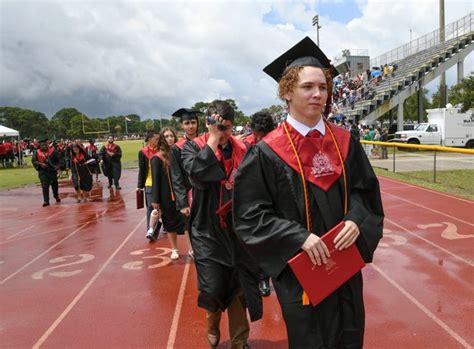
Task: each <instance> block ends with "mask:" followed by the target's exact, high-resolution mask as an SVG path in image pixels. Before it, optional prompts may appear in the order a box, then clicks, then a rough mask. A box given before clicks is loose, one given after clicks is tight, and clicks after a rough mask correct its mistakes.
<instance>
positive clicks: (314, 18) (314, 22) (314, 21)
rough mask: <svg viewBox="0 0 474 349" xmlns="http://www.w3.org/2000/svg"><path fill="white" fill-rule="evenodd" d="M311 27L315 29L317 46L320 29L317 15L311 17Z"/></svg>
mask: <svg viewBox="0 0 474 349" xmlns="http://www.w3.org/2000/svg"><path fill="white" fill-rule="evenodd" d="M313 27H316V34H317V43H318V46H319V29H321V28H322V27H321V26H320V25H319V15H316V16H314V17H313Z"/></svg>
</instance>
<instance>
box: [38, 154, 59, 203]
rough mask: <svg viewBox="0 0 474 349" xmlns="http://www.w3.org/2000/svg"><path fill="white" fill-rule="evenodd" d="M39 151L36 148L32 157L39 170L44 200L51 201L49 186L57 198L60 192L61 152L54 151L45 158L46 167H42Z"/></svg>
mask: <svg viewBox="0 0 474 349" xmlns="http://www.w3.org/2000/svg"><path fill="white" fill-rule="evenodd" d="M38 151H40V150H35V151H34V153H33V156H32V158H31V162H32V163H33V166H34V168H35V169H36V171H38V177H39V179H40V181H41V187H42V190H43V201H44V202H49V186H51V189H52V190H53V195H54V197H55V198H59V193H58V187H59V186H58V169H59V154H58V152H57V151H53V152H52V153H51V154H50V155H49V156H47V158H46V160H45V164H46V165H47V167H46V168H44V167H42V166H41V165H40V164H39V163H40V160H39V157H38Z"/></svg>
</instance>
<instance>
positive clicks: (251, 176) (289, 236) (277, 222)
mask: <svg viewBox="0 0 474 349" xmlns="http://www.w3.org/2000/svg"><path fill="white" fill-rule="evenodd" d="M326 127H329V124H326ZM330 127H331V129H332V130H333V132H334V134H335V136H336V139H337V142H338V144H339V145H340V148H341V152H342V155H343V161H344V165H345V169H346V174H347V188H348V212H347V214H344V179H343V176H342V175H339V176H337V173H336V175H335V176H334V177H333V178H332V180H329V181H328V179H330V176H327V178H324V177H323V176H322V177H321V178H322V182H321V183H318V184H319V185H316V184H315V183H311V182H309V181H308V178H307V177H309V176H307V175H305V179H307V185H308V189H309V190H308V196H309V203H310V207H311V218H312V219H311V220H312V225H313V231H312V232H313V233H314V234H316V235H318V236H322V235H323V234H324V233H325V232H326V231H328V230H330V229H331V228H332V227H334V226H335V225H336V224H337V223H338V222H340V221H341V220H351V221H353V222H355V223H356V224H357V225H358V227H359V229H360V235H359V237H358V239H357V241H356V245H357V247H358V249H359V251H360V253H361V255H362V257H363V259H364V261H365V262H366V263H369V262H371V261H372V258H373V253H374V250H375V248H376V247H377V244H378V241H379V239H380V238H381V237H382V228H383V218H384V213H383V208H382V202H381V198H380V190H379V184H378V180H377V178H376V176H375V174H374V172H373V170H372V167H371V165H370V163H369V161H368V159H367V157H366V155H365V153H364V151H363V149H362V147H361V145H360V143H359V142H357V141H355V140H354V139H353V138H352V137H351V136H350V134H349V133H348V132H347V131H345V130H343V129H341V128H338V127H336V126H332V125H331V126H330ZM290 128H291V127H290ZM294 132H296V131H294ZM298 135H299V134H298ZM292 136H293V135H292ZM299 137H302V136H301V135H299ZM325 137H330V134H329V132H328V130H326V134H325V136H324V137H322V138H323V139H324V140H325V144H326V145H327V144H329V143H328V142H327V138H325ZM302 138H304V137H302ZM285 140H286V142H287V143H286V142H285ZM297 146H298V145H297ZM322 149H325V150H327V147H326V146H323V147H322ZM277 153H278V154H277ZM311 156H312V155H311ZM305 158H306V159H308V157H305ZM325 161H326V160H325ZM325 161H323V163H324V162H325ZM302 162H304V159H303V158H302ZM306 162H308V161H306ZM310 162H311V161H310ZM310 165H313V166H314V167H313V169H312V171H314V172H313V173H318V171H319V170H318V169H317V168H316V167H317V166H316V164H315V163H314V160H313V164H310ZM325 167H326V170H328V169H329V170H331V171H333V172H337V171H338V170H339V171H341V169H342V166H341V169H337V168H335V167H334V166H332V165H331V164H328V163H327V161H326V162H325ZM296 168H297V167H296ZM331 171H329V172H331ZM305 173H306V172H305ZM339 173H340V172H339ZM307 174H308V175H309V173H307ZM320 174H322V175H324V173H320ZM233 210H234V219H235V227H236V232H237V234H238V235H239V236H240V237H241V239H242V240H243V242H244V244H245V246H246V247H247V249H248V250H249V252H250V253H251V255H252V256H253V257H254V258H255V259H256V260H257V262H258V264H259V266H260V267H261V268H262V269H263V270H264V272H265V273H266V274H268V275H270V276H271V277H272V279H273V284H274V286H275V291H276V293H277V296H278V300H279V302H280V305H281V307H282V312H283V316H284V318H285V323H286V325H287V332H288V340H289V346H290V348H298V349H302V348H361V347H362V346H363V336H364V322H365V318H364V317H365V314H364V304H363V294H362V274H361V273H360V272H359V273H357V274H356V275H355V276H354V277H352V278H351V279H350V280H348V281H347V282H346V283H345V284H344V285H342V286H341V287H340V288H339V289H338V290H336V291H335V292H334V293H333V294H331V295H330V296H328V297H327V298H326V299H325V300H324V301H323V302H321V303H320V304H319V305H317V306H316V307H312V306H303V305H302V293H303V290H302V288H301V286H300V285H299V283H298V281H297V279H296V277H295V276H294V274H293V272H292V270H291V269H290V267H289V266H288V260H290V259H291V258H292V257H293V256H295V255H296V254H297V253H298V252H300V251H301V246H302V245H303V243H304V242H305V241H306V239H307V237H308V231H307V229H306V214H305V203H304V190H303V185H302V181H301V177H300V175H299V171H298V172H297V171H296V169H295V162H294V153H293V151H292V149H291V146H290V145H289V142H288V139H287V136H286V134H285V132H284V131H283V127H282V126H280V127H279V128H277V129H276V130H274V131H272V132H271V133H270V134H269V135H267V137H266V138H264V139H263V141H262V142H259V143H258V144H257V145H255V146H253V147H252V148H251V149H250V150H249V152H248V153H247V155H246V157H245V159H244V160H243V162H242V164H241V166H240V167H239V170H238V172H237V175H236V179H235V191H234V205H233Z"/></svg>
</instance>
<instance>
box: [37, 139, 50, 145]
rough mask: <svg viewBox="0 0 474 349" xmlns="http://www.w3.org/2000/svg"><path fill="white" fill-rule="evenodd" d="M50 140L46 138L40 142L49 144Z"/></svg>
mask: <svg viewBox="0 0 474 349" xmlns="http://www.w3.org/2000/svg"><path fill="white" fill-rule="evenodd" d="M48 141H49V138H45V139H42V140H40V141H39V142H38V143H39V144H41V143H46V144H48Z"/></svg>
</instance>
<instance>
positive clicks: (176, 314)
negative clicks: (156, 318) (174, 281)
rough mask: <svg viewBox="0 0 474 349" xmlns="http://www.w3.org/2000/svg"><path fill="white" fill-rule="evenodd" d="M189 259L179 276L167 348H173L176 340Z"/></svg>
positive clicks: (189, 263)
mask: <svg viewBox="0 0 474 349" xmlns="http://www.w3.org/2000/svg"><path fill="white" fill-rule="evenodd" d="M190 265H191V261H190V260H189V257H188V261H187V262H186V265H185V267H184V272H183V277H182V278H181V286H180V287H179V293H178V300H177V301H176V307H175V310H174V315H173V321H172V323H171V329H170V335H169V337H168V344H167V345H166V348H167V349H173V348H174V343H175V341H176V334H177V333H178V324H179V319H180V317H181V308H182V307H183V301H184V291H185V290H186V284H187V283H188V275H189V267H190Z"/></svg>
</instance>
